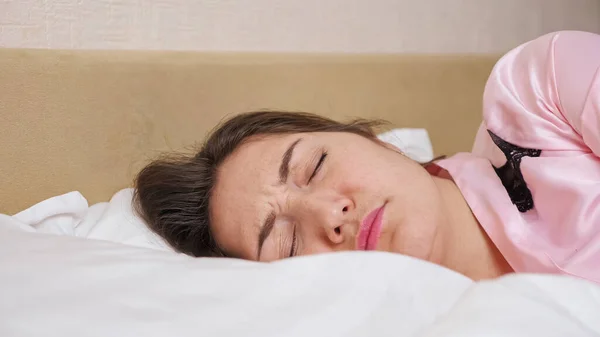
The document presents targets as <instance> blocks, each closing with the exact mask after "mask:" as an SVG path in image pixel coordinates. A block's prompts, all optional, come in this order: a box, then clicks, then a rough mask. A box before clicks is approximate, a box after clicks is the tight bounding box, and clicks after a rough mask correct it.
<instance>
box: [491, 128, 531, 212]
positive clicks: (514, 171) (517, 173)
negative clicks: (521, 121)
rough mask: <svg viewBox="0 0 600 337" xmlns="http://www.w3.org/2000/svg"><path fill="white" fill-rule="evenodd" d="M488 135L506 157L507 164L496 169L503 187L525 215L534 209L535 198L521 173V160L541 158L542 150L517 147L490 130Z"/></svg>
mask: <svg viewBox="0 0 600 337" xmlns="http://www.w3.org/2000/svg"><path fill="white" fill-rule="evenodd" d="M488 133H489V134H490V137H492V141H493V142H494V144H496V146H498V147H499V148H500V150H501V151H502V152H503V153H504V156H505V157H506V164H504V165H503V166H502V167H494V170H495V171H496V174H497V175H498V177H499V178H500V180H501V181H502V185H504V188H506V192H508V195H509V196H510V200H511V201H512V202H513V204H515V206H517V209H518V210H519V212H521V213H525V212H527V211H529V210H530V209H532V208H533V196H532V195H531V191H530V190H529V188H528V187H527V183H525V179H523V174H522V173H521V159H522V158H523V157H539V156H540V154H541V153H542V150H536V149H526V148H523V147H520V146H516V145H513V144H511V143H509V142H507V141H505V140H503V139H502V138H500V137H498V136H496V135H495V134H494V133H493V132H492V131H490V130H488Z"/></svg>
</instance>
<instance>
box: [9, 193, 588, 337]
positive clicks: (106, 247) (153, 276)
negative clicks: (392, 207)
mask: <svg viewBox="0 0 600 337" xmlns="http://www.w3.org/2000/svg"><path fill="white" fill-rule="evenodd" d="M130 196H131V190H123V191H121V192H119V193H117V194H116V195H115V197H114V198H113V199H112V200H111V202H110V203H102V204H98V205H93V206H92V207H88V205H87V201H86V200H85V199H84V198H83V196H81V195H80V194H79V193H70V194H67V195H64V196H59V197H55V198H52V199H49V200H46V201H44V202H42V203H40V204H38V205H35V206H34V207H32V208H30V209H28V210H25V211H23V212H21V213H19V214H18V215H16V216H13V217H11V216H7V215H0V271H1V276H0V336H3V337H4V336H7V337H8V336H48V337H51V336H56V337H59V336H60V337H69V336H73V337H83V336H103V337H104V336H144V337H154V336H168V337H171V336H181V337H184V336H260V337H271V336H328V337H332V336H545V337H547V336H561V337H562V336H598V335H600V287H599V286H597V285H594V284H591V283H588V282H586V281H582V280H578V279H573V278H566V277H557V276H541V275H518V276H511V277H506V278H502V279H499V280H495V281H491V282H479V283H473V282H472V281H471V280H469V279H467V278H465V277H463V276H461V275H458V274H456V273H454V272H452V271H450V270H447V269H444V268H442V267H439V266H435V265H432V264H429V263H427V262H423V261H418V260H414V259H411V258H408V257H404V256H401V255H397V254H389V253H382V252H378V253H375V252H345V253H336V254H328V255H319V256H308V257H299V258H293V259H288V260H284V261H280V262H276V263H270V264H266V263H255V262H248V261H240V260H233V259H193V258H190V257H187V256H184V255H180V254H176V253H173V252H172V251H170V250H169V249H168V248H167V247H165V246H164V243H163V242H161V241H160V240H158V239H156V238H155V237H154V236H152V235H151V234H149V233H147V232H140V228H141V229H143V226H140V223H139V222H138V221H137V220H136V219H135V217H134V216H133V215H132V213H131V209H130V204H129V203H130ZM110 241H118V242H120V243H117V242H110ZM134 245H135V246H134ZM136 246H137V247H136Z"/></svg>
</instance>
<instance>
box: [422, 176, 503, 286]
mask: <svg viewBox="0 0 600 337" xmlns="http://www.w3.org/2000/svg"><path fill="white" fill-rule="evenodd" d="M433 179H434V181H435V183H436V185H437V186H438V189H439V190H440V193H441V195H442V198H443V199H444V203H445V208H446V212H447V215H448V218H447V219H448V223H447V224H446V226H445V227H444V228H442V229H441V232H440V235H438V237H439V241H440V242H439V245H438V246H439V247H442V249H441V254H437V259H436V260H437V261H436V262H438V263H439V264H441V265H443V266H445V267H447V268H450V269H452V270H455V271H457V272H459V273H461V274H463V275H465V276H467V277H469V278H471V279H473V280H476V281H477V280H482V279H490V278H496V277H499V276H502V275H504V274H508V273H511V272H512V269H511V268H510V266H509V265H508V263H507V262H506V260H505V259H504V257H503V256H502V254H501V253H500V251H499V250H498V248H497V247H496V246H495V245H494V243H493V242H492V241H491V239H490V238H489V237H488V235H487V233H486V232H485V231H484V230H483V228H482V227H481V225H480V224H479V222H478V221H477V219H476V218H475V216H474V215H473V213H472V212H471V209H470V208H469V205H468V204H467V202H466V200H465V199H464V197H463V195H462V193H461V192H460V190H459V189H458V187H457V186H456V184H454V182H453V181H452V180H450V179H444V178H440V177H433Z"/></svg>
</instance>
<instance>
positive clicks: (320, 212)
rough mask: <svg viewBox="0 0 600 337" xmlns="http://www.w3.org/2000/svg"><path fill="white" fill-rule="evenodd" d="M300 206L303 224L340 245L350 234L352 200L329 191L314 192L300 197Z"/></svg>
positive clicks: (332, 242)
mask: <svg viewBox="0 0 600 337" xmlns="http://www.w3.org/2000/svg"><path fill="white" fill-rule="evenodd" d="M298 201H299V205H298V208H299V210H300V212H299V213H300V214H299V215H300V218H301V220H300V221H301V223H302V225H303V226H307V229H308V228H310V229H312V230H314V232H316V233H318V234H320V235H324V236H325V237H326V238H327V239H328V240H329V241H330V242H331V244H334V245H339V244H341V243H343V242H344V240H345V237H347V236H348V235H349V232H350V229H349V214H350V212H351V210H352V207H353V206H352V205H353V203H352V200H350V199H348V198H346V197H342V196H339V195H335V193H328V192H313V193H309V194H306V195H304V196H302V197H301V198H300V200H298Z"/></svg>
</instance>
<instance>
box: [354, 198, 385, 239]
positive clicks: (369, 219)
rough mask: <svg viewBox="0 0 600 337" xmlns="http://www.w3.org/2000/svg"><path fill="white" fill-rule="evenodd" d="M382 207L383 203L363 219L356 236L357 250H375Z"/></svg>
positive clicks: (379, 229) (379, 230) (383, 207)
mask: <svg viewBox="0 0 600 337" xmlns="http://www.w3.org/2000/svg"><path fill="white" fill-rule="evenodd" d="M384 209H385V205H383V206H381V207H379V208H377V209H375V210H373V211H372V212H371V213H369V214H368V215H367V216H366V217H365V218H364V219H363V221H362V223H361V224H360V229H359V232H358V238H357V248H358V249H359V250H375V247H376V246H377V242H378V241H379V235H380V234H381V226H382V223H383V221H382V219H383V212H384Z"/></svg>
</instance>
